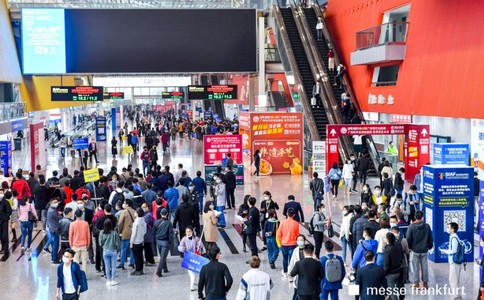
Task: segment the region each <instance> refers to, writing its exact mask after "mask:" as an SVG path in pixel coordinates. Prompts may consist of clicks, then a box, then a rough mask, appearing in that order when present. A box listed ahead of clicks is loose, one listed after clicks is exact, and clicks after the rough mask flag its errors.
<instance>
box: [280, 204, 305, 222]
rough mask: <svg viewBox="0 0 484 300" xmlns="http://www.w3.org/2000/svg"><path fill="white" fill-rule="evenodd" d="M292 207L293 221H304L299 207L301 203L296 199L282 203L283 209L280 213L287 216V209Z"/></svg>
mask: <svg viewBox="0 0 484 300" xmlns="http://www.w3.org/2000/svg"><path fill="white" fill-rule="evenodd" d="M289 208H292V209H293V210H294V221H297V222H304V212H303V210H302V208H301V204H300V203H299V202H296V201H288V202H286V204H284V209H283V210H282V214H283V215H284V216H285V217H287V210H288V209H289Z"/></svg>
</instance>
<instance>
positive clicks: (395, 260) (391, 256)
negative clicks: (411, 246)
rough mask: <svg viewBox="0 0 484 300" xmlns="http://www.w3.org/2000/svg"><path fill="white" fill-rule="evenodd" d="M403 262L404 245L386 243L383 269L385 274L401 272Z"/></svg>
mask: <svg viewBox="0 0 484 300" xmlns="http://www.w3.org/2000/svg"><path fill="white" fill-rule="evenodd" d="M402 263H403V250H402V246H400V245H397V244H394V245H390V244H388V245H386V246H385V252H384V253H383V271H384V272H385V275H388V274H397V273H400V272H401V271H402V270H403V269H402Z"/></svg>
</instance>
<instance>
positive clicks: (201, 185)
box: [192, 176, 207, 194]
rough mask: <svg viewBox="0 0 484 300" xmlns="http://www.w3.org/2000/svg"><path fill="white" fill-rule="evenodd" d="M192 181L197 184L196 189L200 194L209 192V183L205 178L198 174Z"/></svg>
mask: <svg viewBox="0 0 484 300" xmlns="http://www.w3.org/2000/svg"><path fill="white" fill-rule="evenodd" d="M192 182H193V184H194V185H195V191H197V192H198V193H199V194H203V193H206V192H207V184H206V183H205V180H203V178H201V177H198V176H197V177H196V178H194V179H193V180H192Z"/></svg>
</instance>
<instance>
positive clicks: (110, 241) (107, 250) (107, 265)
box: [99, 204, 119, 286]
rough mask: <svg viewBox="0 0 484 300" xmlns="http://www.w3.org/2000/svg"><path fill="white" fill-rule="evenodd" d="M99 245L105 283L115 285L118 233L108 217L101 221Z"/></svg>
mask: <svg viewBox="0 0 484 300" xmlns="http://www.w3.org/2000/svg"><path fill="white" fill-rule="evenodd" d="M106 205H109V204H106ZM105 209H106V208H105ZM99 245H100V247H101V248H102V249H103V258H104V260H103V261H104V271H105V273H106V274H105V277H106V279H107V281H106V285H107V286H114V285H117V284H118V283H117V282H116V281H115V280H114V279H115V278H116V259H117V258H118V246H119V235H118V233H117V232H116V231H115V230H114V224H113V223H112V221H111V220H110V219H105V221H104V223H103V229H102V230H101V232H100V233H99Z"/></svg>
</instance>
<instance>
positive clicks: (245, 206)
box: [237, 195, 250, 253]
mask: <svg viewBox="0 0 484 300" xmlns="http://www.w3.org/2000/svg"><path fill="white" fill-rule="evenodd" d="M249 198H250V195H245V196H244V201H243V202H242V204H241V205H240V206H239V212H238V213H237V215H239V216H240V217H241V218H242V220H243V222H242V232H241V234H242V245H243V248H242V251H244V253H246V252H247V249H246V246H245V245H246V244H247V225H245V221H247V219H248V218H249V209H250V206H249ZM249 248H250V245H249Z"/></svg>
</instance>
